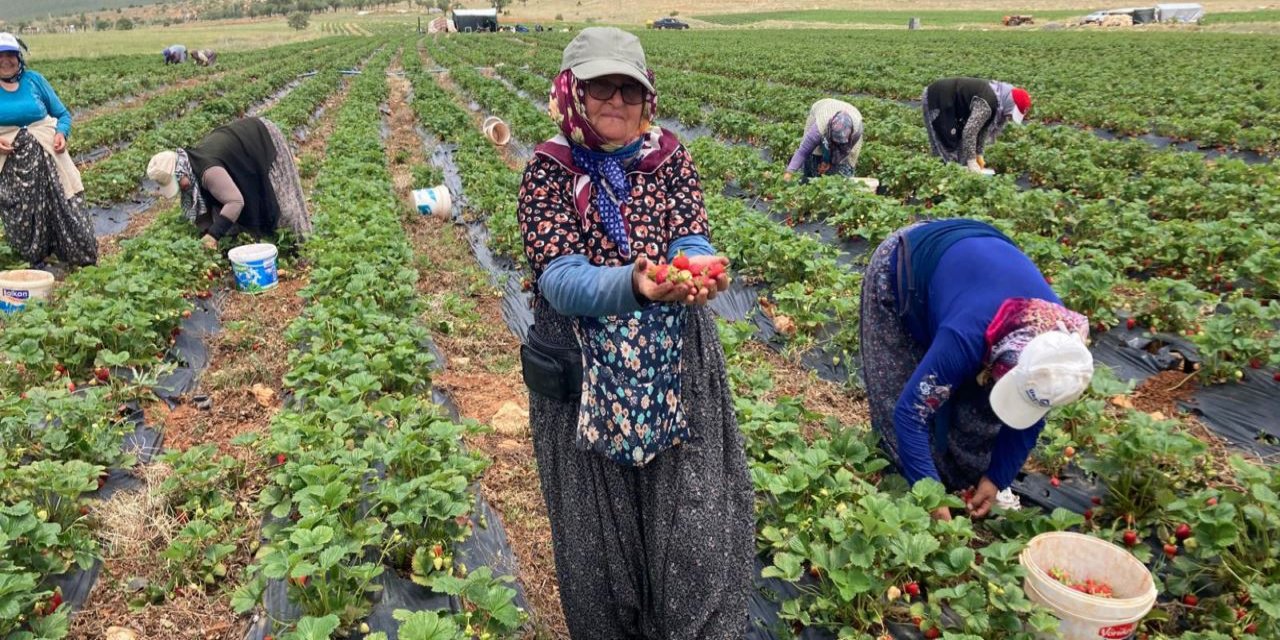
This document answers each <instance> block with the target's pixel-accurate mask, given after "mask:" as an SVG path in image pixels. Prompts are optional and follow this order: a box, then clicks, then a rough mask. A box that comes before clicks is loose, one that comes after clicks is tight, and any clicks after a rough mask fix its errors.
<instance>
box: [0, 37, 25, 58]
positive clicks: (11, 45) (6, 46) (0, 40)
mask: <svg viewBox="0 0 1280 640" xmlns="http://www.w3.org/2000/svg"><path fill="white" fill-rule="evenodd" d="M0 51H12V52H14V53H18V54H20V53H22V47H21V45H19V44H18V39H17V38H15V37H14V35H13V34H12V33H9V32H8V31H5V32H4V33H0Z"/></svg>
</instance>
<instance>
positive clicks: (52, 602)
mask: <svg viewBox="0 0 1280 640" xmlns="http://www.w3.org/2000/svg"><path fill="white" fill-rule="evenodd" d="M61 606H62V589H55V590H54V592H53V596H52V597H50V598H49V613H50V614H52V613H53V612H54V611H57V610H58V607H61Z"/></svg>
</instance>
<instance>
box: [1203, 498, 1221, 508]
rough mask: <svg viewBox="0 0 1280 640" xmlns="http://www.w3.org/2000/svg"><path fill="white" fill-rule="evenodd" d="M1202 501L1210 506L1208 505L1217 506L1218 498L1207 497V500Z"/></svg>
mask: <svg viewBox="0 0 1280 640" xmlns="http://www.w3.org/2000/svg"><path fill="white" fill-rule="evenodd" d="M1204 503H1205V504H1206V505H1208V506H1210V507H1216V506H1218V499H1217V498H1209V499H1208V500H1205V501H1204Z"/></svg>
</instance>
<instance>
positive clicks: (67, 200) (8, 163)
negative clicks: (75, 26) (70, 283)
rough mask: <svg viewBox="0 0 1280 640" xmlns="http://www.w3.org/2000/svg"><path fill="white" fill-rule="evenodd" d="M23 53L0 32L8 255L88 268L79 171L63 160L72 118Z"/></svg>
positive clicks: (93, 256) (91, 249)
mask: <svg viewBox="0 0 1280 640" xmlns="http://www.w3.org/2000/svg"><path fill="white" fill-rule="evenodd" d="M25 48H26V47H25V46H24V45H23V44H22V43H21V42H19V41H18V39H17V38H15V37H14V36H13V34H10V33H0V221H3V223H4V233H5V240H6V241H7V242H8V243H9V245H10V247H12V248H13V250H14V252H15V253H17V254H18V255H20V256H22V257H23V259H25V260H26V261H27V262H29V263H31V264H32V265H33V266H35V267H36V268H44V267H45V266H46V264H45V260H46V258H48V257H49V256H51V255H54V254H56V255H57V256H58V259H59V261H60V262H61V263H63V264H65V265H68V266H80V265H87V264H93V263H95V262H97V260H98V243H97V240H96V239H95V238H94V235H93V222H92V219H91V218H90V217H89V214H88V212H87V211H86V210H85V207H84V185H83V183H82V182H81V180H80V172H79V171H78V170H77V169H76V166H75V163H74V162H72V160H71V156H70V155H69V154H68V153H67V138H68V137H69V136H70V135H71V112H70V111H69V110H68V109H67V107H66V105H64V104H62V100H59V99H58V94H57V93H55V92H54V90H53V87H51V86H49V82H48V81H47V80H45V79H44V76H42V75H40V74H39V73H37V72H35V71H33V70H31V69H28V68H27V65H26V60H25V59H24V57H23V51H24V50H25Z"/></svg>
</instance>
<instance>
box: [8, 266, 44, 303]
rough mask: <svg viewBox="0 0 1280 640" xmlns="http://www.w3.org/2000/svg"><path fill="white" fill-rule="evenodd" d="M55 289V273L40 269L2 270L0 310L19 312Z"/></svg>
mask: <svg viewBox="0 0 1280 640" xmlns="http://www.w3.org/2000/svg"><path fill="white" fill-rule="evenodd" d="M52 290H53V274H52V273H49V272H48V271H40V270H38V269H18V270H16V271H0V312H3V313H17V312H19V311H22V310H23V309H24V308H25V307H26V306H27V302H29V301H31V300H44V299H47V298H48V297H49V292H50V291H52Z"/></svg>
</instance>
